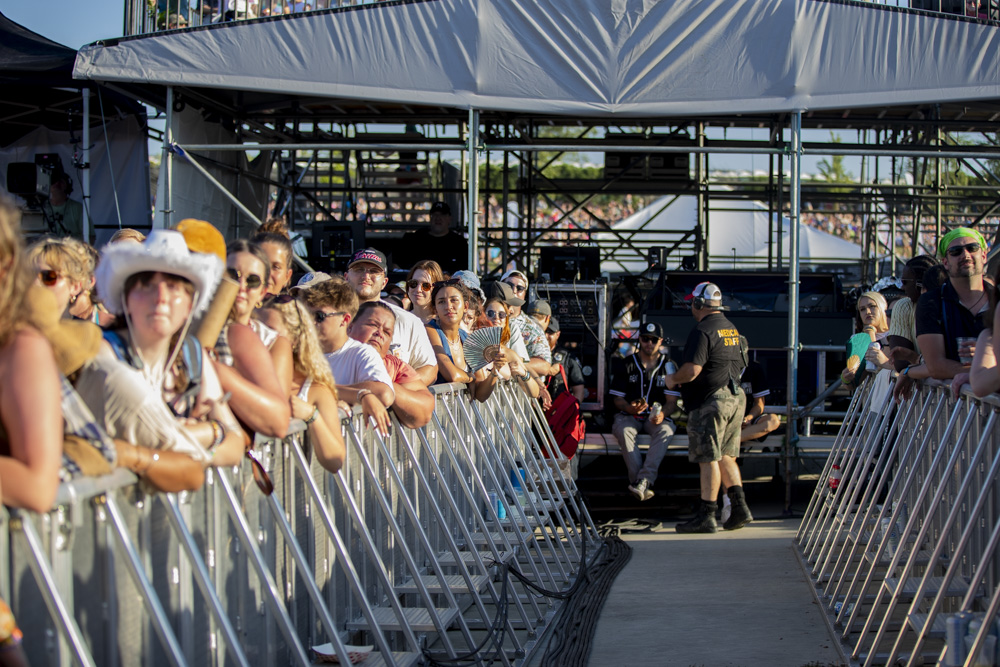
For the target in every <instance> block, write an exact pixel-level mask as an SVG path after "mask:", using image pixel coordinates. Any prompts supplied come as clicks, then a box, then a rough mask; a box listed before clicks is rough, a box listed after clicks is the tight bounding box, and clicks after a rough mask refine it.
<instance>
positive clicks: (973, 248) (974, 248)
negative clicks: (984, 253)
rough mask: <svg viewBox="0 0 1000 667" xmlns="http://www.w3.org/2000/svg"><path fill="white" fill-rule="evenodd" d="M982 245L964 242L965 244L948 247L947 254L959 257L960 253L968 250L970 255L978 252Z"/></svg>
mask: <svg viewBox="0 0 1000 667" xmlns="http://www.w3.org/2000/svg"><path fill="white" fill-rule="evenodd" d="M981 249H982V246H981V245H979V244H978V243H966V244H965V245H956V246H952V247H950V248H948V254H949V255H950V256H952V257H961V256H962V253H963V252H965V251H966V250H968V251H969V254H970V255H973V254H975V253H977V252H979V251H980V250H981Z"/></svg>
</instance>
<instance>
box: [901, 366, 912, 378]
mask: <svg viewBox="0 0 1000 667" xmlns="http://www.w3.org/2000/svg"><path fill="white" fill-rule="evenodd" d="M911 368H913V366H907V367H906V368H904V369H903V372H902V375H904V376H906V377H909V373H910V369H911Z"/></svg>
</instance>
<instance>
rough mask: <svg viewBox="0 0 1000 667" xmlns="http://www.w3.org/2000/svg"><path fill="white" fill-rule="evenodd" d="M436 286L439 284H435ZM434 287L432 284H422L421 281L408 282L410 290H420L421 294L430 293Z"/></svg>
mask: <svg viewBox="0 0 1000 667" xmlns="http://www.w3.org/2000/svg"><path fill="white" fill-rule="evenodd" d="M436 284H437V283H434V285H436ZM434 285H432V284H430V283H422V282H420V281H419V280H407V281H406V286H407V287H408V288H410V289H417V288H420V291H421V292H430V291H431V288H432V287H434Z"/></svg>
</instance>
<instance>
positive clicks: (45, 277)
mask: <svg viewBox="0 0 1000 667" xmlns="http://www.w3.org/2000/svg"><path fill="white" fill-rule="evenodd" d="M38 277H39V278H40V279H41V281H42V284H43V285H45V286H46V287H52V286H53V285H55V284H56V283H57V282H59V272H58V271H53V270H52V269H49V270H48V271H39V272H38Z"/></svg>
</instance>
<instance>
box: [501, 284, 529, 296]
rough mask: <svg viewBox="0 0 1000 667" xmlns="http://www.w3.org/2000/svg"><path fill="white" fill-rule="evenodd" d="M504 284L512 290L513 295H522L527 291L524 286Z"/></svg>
mask: <svg viewBox="0 0 1000 667" xmlns="http://www.w3.org/2000/svg"><path fill="white" fill-rule="evenodd" d="M506 284H507V285H508V286H510V288H511V289H512V290H514V294H523V293H524V291H525V290H527V289H528V288H527V287H525V286H524V285H515V284H514V283H506Z"/></svg>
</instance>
